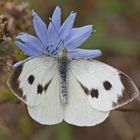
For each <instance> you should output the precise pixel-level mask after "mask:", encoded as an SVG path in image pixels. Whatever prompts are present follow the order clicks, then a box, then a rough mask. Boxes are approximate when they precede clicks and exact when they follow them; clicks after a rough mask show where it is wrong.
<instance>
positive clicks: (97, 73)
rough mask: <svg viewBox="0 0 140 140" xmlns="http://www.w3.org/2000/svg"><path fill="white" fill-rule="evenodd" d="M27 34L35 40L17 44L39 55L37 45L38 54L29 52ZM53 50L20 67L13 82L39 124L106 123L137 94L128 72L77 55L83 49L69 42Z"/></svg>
mask: <svg viewBox="0 0 140 140" xmlns="http://www.w3.org/2000/svg"><path fill="white" fill-rule="evenodd" d="M57 10H58V7H57ZM57 13H58V12H57ZM34 14H35V13H34ZM54 17H56V16H54ZM39 21H40V22H42V21H41V20H40V19H39ZM53 22H54V21H53ZM54 23H55V22H54ZM35 28H37V27H36V26H35ZM36 30H37V29H36ZM43 31H44V30H42V32H43ZM79 31H80V30H79ZM25 36H28V38H31V36H29V35H27V34H22V35H21V34H20V35H19V36H18V37H19V38H20V39H23V40H24V41H25V42H27V43H25V44H24V43H19V42H18V43H19V44H17V45H18V46H19V47H21V48H22V49H23V51H24V52H26V53H27V54H28V53H34V52H35V51H36V50H35V49H36V48H35V47H34V52H33V51H29V50H26V49H24V45H25V46H26V45H27V46H28V42H30V41H31V39H28V40H27V37H25ZM56 36H57V35H56ZM87 36H89V35H88V34H87ZM38 37H40V36H39V35H38ZM43 37H44V36H43ZM32 40H33V37H32ZM34 42H35V41H34ZM71 43H73V41H72V42H71ZM36 44H37V43H36ZM57 44H58V43H57ZM30 45H31V42H30ZM40 48H41V47H40ZM42 48H43V47H42ZM51 48H52V50H51V49H50V48H49V47H48V46H47V50H46V54H45V53H44V50H43V53H42V54H41V55H38V56H35V57H34V55H33V57H31V58H30V57H29V59H26V61H24V62H22V63H20V64H19V63H18V65H16V67H15V68H14V70H13V73H12V74H11V76H10V79H9V80H8V85H9V87H10V89H11V90H12V92H13V93H14V94H15V95H16V96H17V97H18V98H19V99H20V100H22V101H23V102H24V103H25V104H27V108H28V111H29V114H30V116H31V117H32V118H33V119H34V120H36V121H37V122H39V123H41V124H46V125H52V124H57V123H60V122H62V121H63V120H65V121H66V122H68V123H70V124H73V125H77V126H94V125H97V124H99V123H101V122H103V121H104V120H105V119H106V118H107V117H108V115H109V113H110V111H111V110H113V109H116V108H118V107H120V106H122V105H124V104H127V103H128V102H130V101H132V100H133V99H134V98H136V97H137V96H138V94H139V91H138V89H137V87H136V85H135V84H134V82H133V81H132V80H131V79H130V78H129V77H128V76H127V75H126V74H124V73H123V72H121V71H119V70H117V69H115V68H113V67H111V66H109V65H107V64H105V63H102V62H99V61H97V60H95V59H93V58H90V57H72V56H74V55H75V54H76V55H77V56H79V55H83V51H82V50H80V49H77V50H75V49H74V50H72V49H71V50H70V49H69V47H66V46H65V40H63V41H60V43H59V47H56V48H55V47H54V48H53V46H51ZM29 49H31V48H29ZM37 51H38V50H37ZM75 51H76V52H75ZM49 52H51V53H49ZM84 52H87V51H86V50H84ZM98 53H99V51H98ZM92 54H93V52H92ZM96 54H97V52H96ZM85 55H87V54H84V56H85ZM88 55H89V56H90V53H88Z"/></svg>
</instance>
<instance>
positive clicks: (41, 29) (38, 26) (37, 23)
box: [32, 11, 48, 47]
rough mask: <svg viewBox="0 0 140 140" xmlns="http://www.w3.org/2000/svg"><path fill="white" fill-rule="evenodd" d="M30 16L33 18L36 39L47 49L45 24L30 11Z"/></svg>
mask: <svg viewBox="0 0 140 140" xmlns="http://www.w3.org/2000/svg"><path fill="white" fill-rule="evenodd" d="M32 16H33V24H34V29H35V32H36V34H37V36H38V38H39V39H40V40H41V42H42V43H43V45H44V47H47V44H48V38H47V27H46V24H45V23H44V22H43V21H42V19H41V18H40V17H39V16H38V14H37V13H35V12H34V11H32Z"/></svg>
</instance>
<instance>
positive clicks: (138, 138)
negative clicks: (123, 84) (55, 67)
mask: <svg viewBox="0 0 140 140" xmlns="http://www.w3.org/2000/svg"><path fill="white" fill-rule="evenodd" d="M56 5H59V6H60V7H61V9H62V20H63V21H64V19H65V18H66V17H67V16H68V15H69V13H70V12H71V11H76V12H77V13H78V15H77V18H76V22H75V27H79V26H83V25H86V24H93V25H94V29H95V30H96V32H95V33H93V35H92V36H91V37H90V39H89V40H88V41H87V42H86V43H85V44H83V45H82V47H83V48H86V49H101V50H102V52H103V55H102V56H101V57H100V58H98V60H100V61H103V62H105V63H108V64H110V65H112V66H114V67H116V68H118V69H120V70H122V71H124V72H125V73H126V74H128V75H129V76H130V77H132V79H133V80H134V81H135V83H136V85H137V86H138V87H139V88H140V0H127V1H126V0H69V1H68V0H28V1H23V0H0V140H9V139H11V140H140V111H139V110H140V98H137V99H136V100H134V101H133V102H131V103H129V104H128V105H125V106H123V107H122V109H121V110H114V111H112V112H111V114H110V116H109V117H108V118H107V120H106V121H105V122H103V123H101V124H99V125H97V126H93V127H76V126H72V125H69V124H66V123H65V122H63V123H61V124H59V125H54V126H42V125H40V124H38V123H37V122H35V121H34V120H32V119H31V118H30V116H29V114H28V112H27V110H26V106H25V105H24V104H23V103H22V102H20V101H19V100H18V99H17V98H16V97H15V96H14V95H13V94H12V93H11V92H10V91H9V89H8V87H7V84H6V82H7V79H8V76H9V74H10V73H11V67H12V64H13V63H15V62H17V61H19V60H22V59H24V58H25V57H26V56H25V55H24V54H23V53H22V52H20V51H19V50H18V49H17V48H16V46H15V45H14V43H13V39H14V37H15V36H16V35H17V33H19V32H23V31H24V32H28V33H31V34H34V30H33V27H32V17H31V10H32V9H34V10H35V11H36V12H37V13H38V14H39V15H40V16H41V17H42V18H43V19H44V21H46V23H47V24H48V22H49V18H48V17H50V16H51V15H52V13H53V10H54V8H55V7H56Z"/></svg>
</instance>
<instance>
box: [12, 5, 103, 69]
mask: <svg viewBox="0 0 140 140" xmlns="http://www.w3.org/2000/svg"><path fill="white" fill-rule="evenodd" d="M32 16H33V25H34V29H35V32H36V35H37V37H35V36H32V35H30V34H27V33H20V34H18V35H17V37H16V41H15V44H16V45H17V46H18V47H19V48H20V49H21V50H22V51H23V52H24V53H25V54H27V55H29V56H30V57H29V58H27V59H26V60H24V61H21V62H18V63H16V64H15V65H14V67H16V66H18V65H20V64H22V63H23V62H25V61H27V60H29V59H31V58H33V57H37V56H40V55H56V56H57V55H58V54H59V52H60V50H61V47H62V44H61V43H60V42H61V41H63V47H65V48H66V49H67V51H68V55H69V57H71V58H95V57H98V56H100V55H101V51H100V50H85V49H79V48H78V47H79V46H80V45H81V44H83V43H84V42H85V41H86V40H87V39H88V38H89V37H90V35H91V33H92V31H93V29H92V25H86V26H83V27H79V28H73V24H74V21H75V17H76V13H74V12H71V14H70V15H69V17H68V18H67V19H66V20H65V21H64V23H63V24H62V25H61V9H60V8H59V7H58V6H57V7H56V9H55V11H54V13H53V15H52V19H51V22H50V23H49V25H48V28H47V26H46V24H45V23H44V22H43V21H42V19H41V18H40V17H39V16H38V15H37V13H35V12H34V11H32ZM17 39H18V40H22V41H18V40H17Z"/></svg>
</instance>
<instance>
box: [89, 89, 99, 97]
mask: <svg viewBox="0 0 140 140" xmlns="http://www.w3.org/2000/svg"><path fill="white" fill-rule="evenodd" d="M90 95H91V97H92V98H94V97H95V98H98V96H99V92H98V90H97V89H91V90H90Z"/></svg>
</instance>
